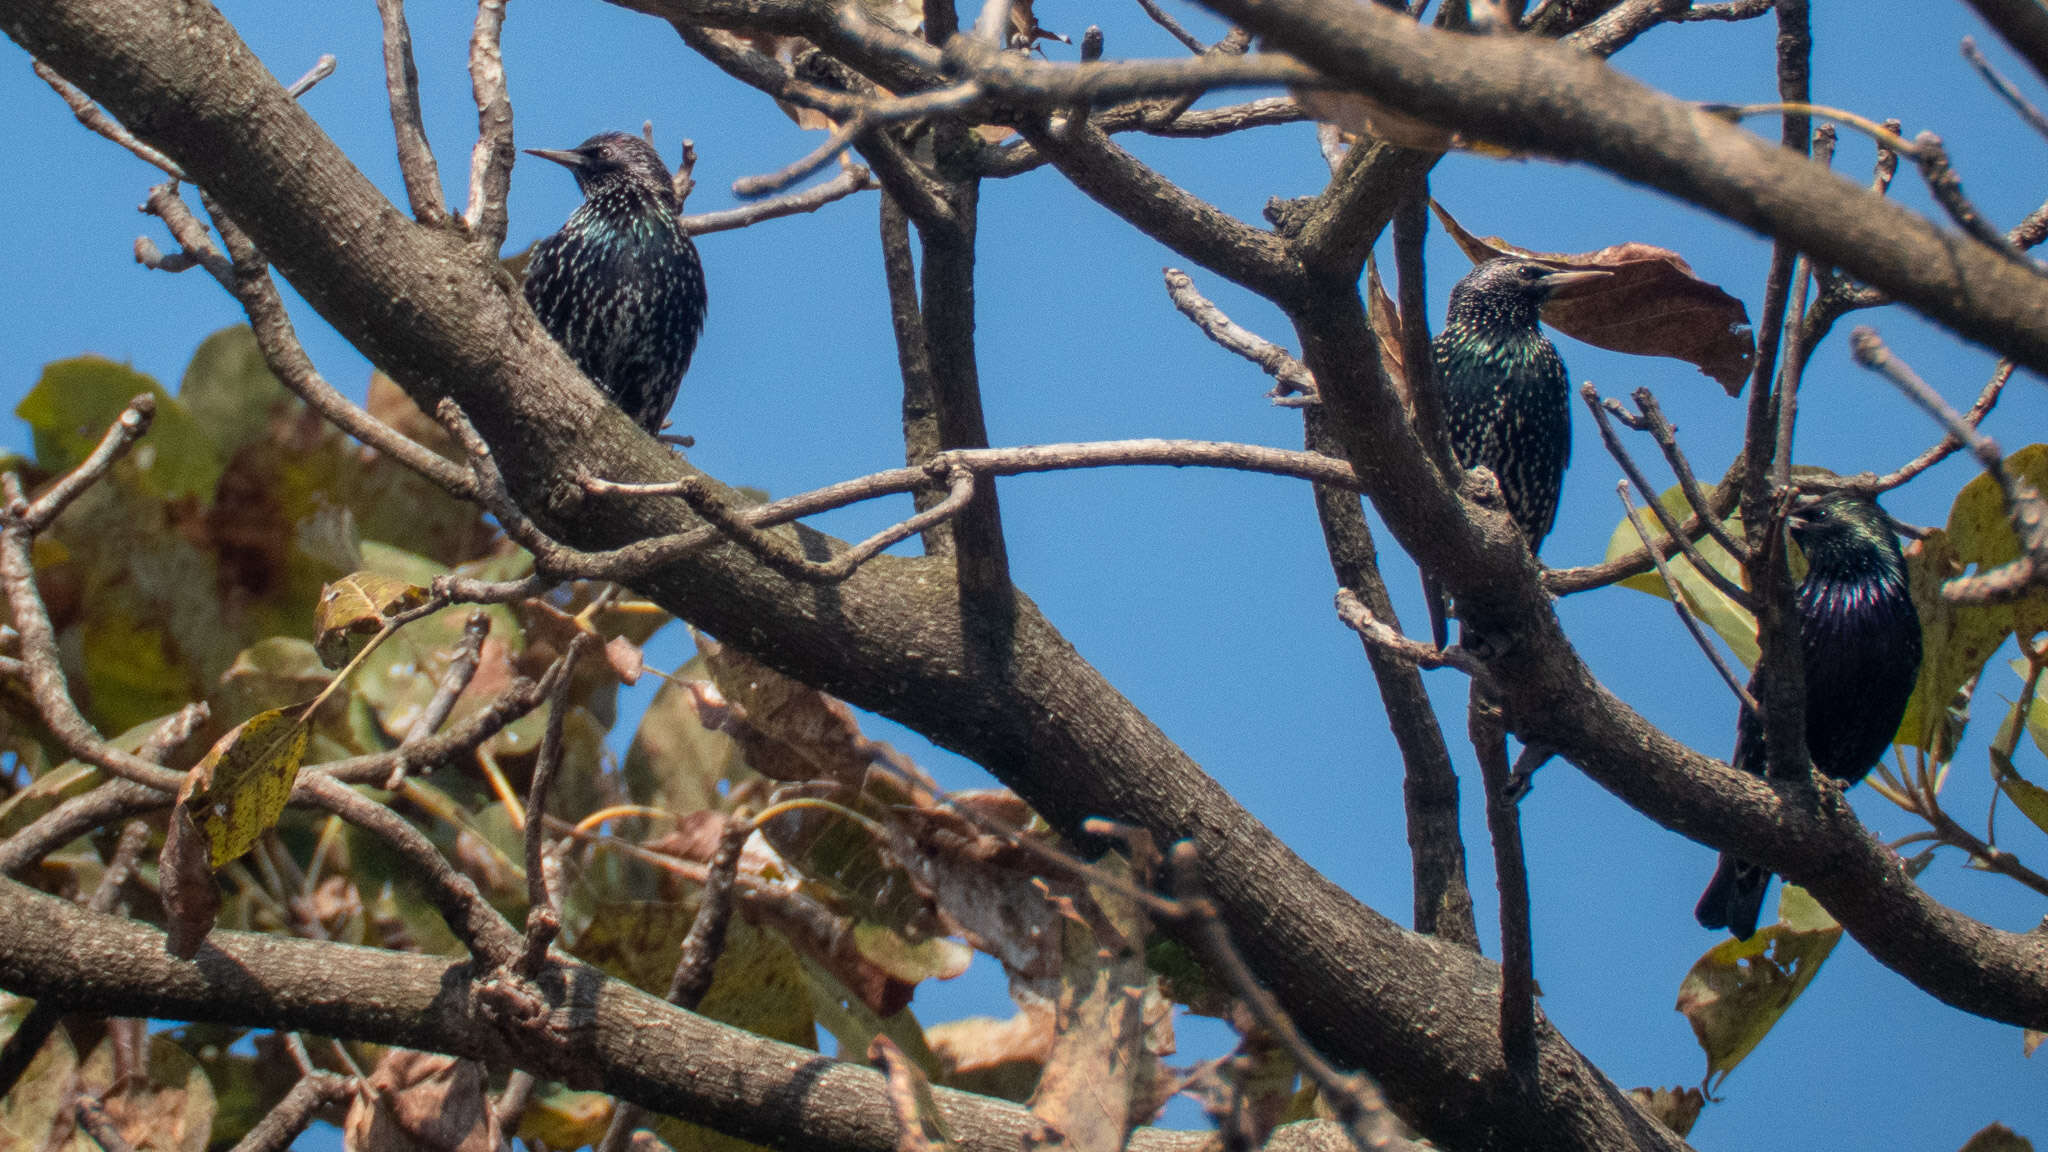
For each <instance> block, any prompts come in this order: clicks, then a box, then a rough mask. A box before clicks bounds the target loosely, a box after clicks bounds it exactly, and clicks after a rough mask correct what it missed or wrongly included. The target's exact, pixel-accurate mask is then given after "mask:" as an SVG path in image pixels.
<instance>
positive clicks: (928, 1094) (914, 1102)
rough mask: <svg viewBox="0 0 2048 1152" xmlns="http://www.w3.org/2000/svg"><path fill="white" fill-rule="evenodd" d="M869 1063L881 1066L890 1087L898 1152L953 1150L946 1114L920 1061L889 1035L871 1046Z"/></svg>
mask: <svg viewBox="0 0 2048 1152" xmlns="http://www.w3.org/2000/svg"><path fill="white" fill-rule="evenodd" d="M868 1060H869V1062H870V1063H873V1064H876V1065H879V1066H880V1067H881V1069H882V1075H883V1076H884V1077H886V1078H887V1081H888V1085H889V1105H890V1108H891V1109H892V1110H894V1111H895V1113H896V1127H897V1135H896V1152H943V1150H944V1149H947V1148H950V1147H952V1143H953V1142H952V1137H951V1133H949V1132H948V1131H947V1129H946V1116H945V1113H943V1112H941V1111H939V1102H938V1100H937V1098H936V1097H934V1096H933V1095H932V1085H931V1081H929V1080H926V1079H925V1077H924V1070H923V1069H921V1068H919V1067H918V1066H917V1063H916V1061H913V1060H912V1059H910V1057H908V1056H905V1055H904V1054H903V1049H901V1048H898V1047H897V1046H896V1042H895V1041H894V1040H891V1039H889V1038H888V1037H887V1036H876V1037H875V1038H874V1040H873V1041H871V1042H870V1043H869V1044H868Z"/></svg>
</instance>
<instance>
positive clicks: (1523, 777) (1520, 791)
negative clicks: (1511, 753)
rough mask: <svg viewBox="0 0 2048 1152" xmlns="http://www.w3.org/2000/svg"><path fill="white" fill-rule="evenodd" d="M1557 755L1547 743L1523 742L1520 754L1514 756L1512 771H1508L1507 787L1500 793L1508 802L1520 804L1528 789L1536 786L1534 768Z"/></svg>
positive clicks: (1546, 762) (1555, 750)
mask: <svg viewBox="0 0 2048 1152" xmlns="http://www.w3.org/2000/svg"><path fill="white" fill-rule="evenodd" d="M1556 756H1557V749H1555V748H1552V747H1551V746H1550V745H1548V744H1543V743H1536V744H1524V745H1522V754H1521V755H1519V756H1517V757H1515V768H1514V771H1512V772H1510V773H1508V782H1507V787H1506V788H1504V789H1502V790H1501V795H1502V796H1503V797H1505V798H1506V799H1507V801H1508V803H1510V804H1520V803H1521V802H1522V798H1523V797H1525V796H1527V795H1528V794H1529V790H1530V789H1531V788H1534V787H1535V786H1536V770H1537V769H1538V768H1541V767H1543V766H1544V765H1545V764H1548V763H1550V761H1551V760H1552V759H1553V758H1555V757H1556Z"/></svg>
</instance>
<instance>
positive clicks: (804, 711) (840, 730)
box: [699, 639, 873, 789]
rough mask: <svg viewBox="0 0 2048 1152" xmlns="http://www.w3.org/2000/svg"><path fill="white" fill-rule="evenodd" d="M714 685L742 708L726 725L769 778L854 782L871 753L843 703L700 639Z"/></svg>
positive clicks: (858, 780)
mask: <svg viewBox="0 0 2048 1152" xmlns="http://www.w3.org/2000/svg"><path fill="white" fill-rule="evenodd" d="M699 646H700V649H701V650H702V651H703V652H704V655H705V662H706V664H707V665H708V666H709V667H710V669H711V677H712V679H713V681H715V682H716V683H717V685H718V690H719V692H720V693H721V694H723V696H724V698H725V700H726V701H727V702H729V703H730V704H736V705H738V706H739V707H740V709H742V710H743V715H744V719H745V724H744V725H740V726H735V727H734V728H733V729H732V733H733V737H734V738H735V739H737V740H738V741H739V742H740V745H741V746H742V747H743V748H745V749H746V753H747V763H748V765H749V766H750V767H752V768H753V769H754V770H755V771H757V772H759V773H761V774H762V775H763V776H766V777H768V778H769V779H771V780H788V781H801V780H831V781H835V782H837V783H839V784H843V785H845V786H847V787H849V788H856V789H857V788H859V787H860V786H861V784H862V782H863V781H864V780H866V778H867V775H868V767H869V765H870V764H871V763H872V762H873V757H872V756H871V755H870V754H869V753H868V752H867V751H866V745H867V740H866V739H865V738H864V737H862V736H861V733H860V726H859V725H858V724H857V723H855V721H854V719H853V712H852V710H851V709H849V708H847V706H846V705H845V704H843V703H841V702H840V701H838V700H835V699H833V698H832V697H830V696H827V695H825V694H824V693H823V692H820V691H818V690H817V689H816V688H812V687H811V686H809V685H807V684H803V683H799V682H798V681H795V680H792V679H790V678H789V677H787V676H784V675H783V674H782V673H780V672H777V671H775V670H774V669H772V668H769V667H768V666H767V665H765V664H762V663H761V662H760V661H758V660H755V659H754V658H753V657H751V656H749V655H747V654H746V653H744V652H741V651H740V650H739V649H738V648H735V647H733V646H732V645H730V644H718V643H715V642H713V641H711V640H708V639H706V640H700V641H699Z"/></svg>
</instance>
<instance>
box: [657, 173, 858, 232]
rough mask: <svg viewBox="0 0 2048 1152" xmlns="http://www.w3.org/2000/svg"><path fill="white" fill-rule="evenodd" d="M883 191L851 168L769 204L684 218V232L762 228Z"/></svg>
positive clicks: (760, 203)
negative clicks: (763, 224)
mask: <svg viewBox="0 0 2048 1152" xmlns="http://www.w3.org/2000/svg"><path fill="white" fill-rule="evenodd" d="M879 187H881V185H880V184H878V183H877V182H876V181H875V178H874V174H873V173H871V172H869V171H868V169H867V168H866V167H865V166H863V165H860V164H848V165H846V166H845V167H844V168H842V169H840V171H839V174H838V175H837V176H834V177H833V178H832V179H830V180H827V181H825V182H824V183H823V184H819V185H816V186H815V187H811V188H806V189H804V190H803V191H801V192H792V193H790V194H789V195H787V196H776V197H773V198H770V199H767V200H756V201H755V202H753V203H752V204H742V205H740V206H739V207H738V208H728V209H726V210H725V211H723V212H703V213H699V214H698V215H695V216H684V217H683V218H682V220H681V223H682V225H683V231H685V232H688V233H689V234H690V235H692V236H702V235H705V234H707V233H710V232H728V231H731V230H732V229H735V228H745V227H747V226H748V225H750V224H759V223H760V222H761V221H763V220H774V219H777V218H779V217H782V216H795V215H797V214H798V213H801V212H816V211H817V210H818V209H820V208H823V207H824V206H825V205H827V204H830V203H832V202H833V201H835V200H844V199H845V198H846V197H848V196H851V195H853V194H854V193H856V192H865V191H868V190H869V189H871V188H879Z"/></svg>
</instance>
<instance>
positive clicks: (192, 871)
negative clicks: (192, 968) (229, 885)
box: [157, 805, 220, 960]
mask: <svg viewBox="0 0 2048 1152" xmlns="http://www.w3.org/2000/svg"><path fill="white" fill-rule="evenodd" d="M157 883H158V884H159V885H160V886H161V887H162V889H163V897H164V913H165V916H166V919H167V922H166V924H165V925H164V930H165V931H166V932H168V933H170V940H169V942H168V943H167V944H166V945H165V947H166V948H167V949H169V950H170V953H171V955H173V956H176V957H177V958H178V959H180V960H190V959H191V958H192V957H193V956H194V955H195V954H196V953H197V952H198V951H199V943H200V941H202V940H204V939H206V934H207V933H208V932H211V931H213V922H214V919H215V918H216V917H218V916H219V915H220V889H219V887H217V886H216V885H215V884H214V882H213V866H212V865H211V864H209V863H207V849H206V836H205V835H204V834H203V833H201V832H200V831H199V827H198V825H196V824H194V823H193V822H192V814H191V813H190V812H188V811H186V810H185V808H184V807H183V806H182V805H181V806H179V807H176V808H173V809H171V819H170V831H169V833H168V834H166V835H165V837H164V851H163V855H162V856H160V857H158V859H157Z"/></svg>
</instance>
